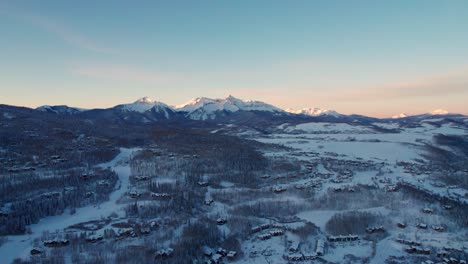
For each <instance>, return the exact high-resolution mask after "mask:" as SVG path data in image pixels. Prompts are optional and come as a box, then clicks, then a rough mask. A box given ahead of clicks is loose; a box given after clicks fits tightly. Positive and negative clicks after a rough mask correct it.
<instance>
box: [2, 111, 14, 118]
mask: <svg viewBox="0 0 468 264" xmlns="http://www.w3.org/2000/svg"><path fill="white" fill-rule="evenodd" d="M3 117H4V118H6V119H13V118H15V116H14V115H13V114H11V113H8V112H5V113H3Z"/></svg>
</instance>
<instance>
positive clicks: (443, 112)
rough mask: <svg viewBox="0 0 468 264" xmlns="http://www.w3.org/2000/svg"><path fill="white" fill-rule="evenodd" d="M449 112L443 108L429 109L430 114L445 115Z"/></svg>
mask: <svg viewBox="0 0 468 264" xmlns="http://www.w3.org/2000/svg"><path fill="white" fill-rule="evenodd" d="M448 113H449V112H448V111H447V110H444V109H436V110H433V111H431V113H430V114H431V115H446V114H448Z"/></svg>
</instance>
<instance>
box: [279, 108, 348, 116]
mask: <svg viewBox="0 0 468 264" xmlns="http://www.w3.org/2000/svg"><path fill="white" fill-rule="evenodd" d="M286 111H287V112H289V113H292V114H297V115H307V116H323V115H326V116H333V117H339V116H341V114H339V113H338V112H336V111H335V110H329V109H320V108H311V107H310V108H303V109H300V110H294V109H291V108H288V109H287V110H286Z"/></svg>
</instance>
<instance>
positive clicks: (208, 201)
mask: <svg viewBox="0 0 468 264" xmlns="http://www.w3.org/2000/svg"><path fill="white" fill-rule="evenodd" d="M213 202H214V200H213V199H206V200H205V204H206V205H211V204H212V203H213Z"/></svg>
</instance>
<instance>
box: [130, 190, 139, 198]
mask: <svg viewBox="0 0 468 264" xmlns="http://www.w3.org/2000/svg"><path fill="white" fill-rule="evenodd" d="M128 195H129V196H130V197H131V198H138V197H139V196H140V194H139V193H138V191H130V192H129V193H128Z"/></svg>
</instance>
